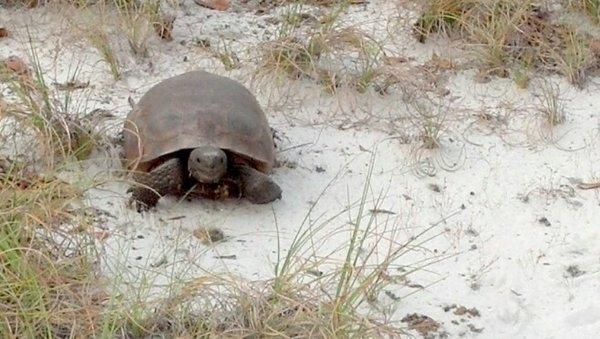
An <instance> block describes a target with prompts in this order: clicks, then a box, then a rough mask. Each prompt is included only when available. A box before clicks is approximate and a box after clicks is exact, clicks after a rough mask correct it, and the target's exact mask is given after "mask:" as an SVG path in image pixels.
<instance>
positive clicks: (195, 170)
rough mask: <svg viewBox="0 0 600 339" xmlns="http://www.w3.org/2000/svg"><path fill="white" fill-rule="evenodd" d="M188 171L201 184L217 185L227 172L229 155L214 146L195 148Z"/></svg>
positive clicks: (189, 159) (190, 157)
mask: <svg viewBox="0 0 600 339" xmlns="http://www.w3.org/2000/svg"><path fill="white" fill-rule="evenodd" d="M188 171H189V173H190V175H191V176H192V177H193V178H194V179H196V180H198V181H199V182H202V183H216V182H218V181H219V180H221V178H223V176H224V175H225V172H227V154H225V152H223V150H221V149H220V148H217V147H212V146H201V147H198V148H195V149H193V150H192V152H191V153H190V156H189V158H188Z"/></svg>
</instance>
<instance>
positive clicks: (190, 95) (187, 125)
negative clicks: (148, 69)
mask: <svg viewBox="0 0 600 339" xmlns="http://www.w3.org/2000/svg"><path fill="white" fill-rule="evenodd" d="M123 155H124V159H123V160H124V162H125V166H126V167H127V169H128V170H130V171H131V172H133V173H134V174H133V178H134V181H135V182H136V183H137V184H136V185H133V186H132V187H131V188H130V189H129V190H128V192H129V193H131V199H130V201H129V202H130V204H133V205H135V206H136V208H137V210H138V211H143V210H147V209H149V208H152V207H154V206H156V204H157V203H158V201H159V200H160V197H161V196H165V195H174V196H179V197H181V196H186V197H188V198H189V199H191V198H192V197H203V198H210V199H225V198H245V199H247V200H248V201H250V202H251V203H255V204H265V203H269V202H272V201H274V200H276V199H281V188H280V187H279V186H278V185H277V184H276V183H275V182H274V181H273V180H272V179H271V178H269V176H268V175H267V174H268V172H269V171H270V170H271V169H272V168H273V166H274V163H275V145H274V140H273V134H272V130H271V128H270V127H269V124H268V122H267V118H266V116H265V114H264V112H263V111H262V109H261V108H260V106H259V104H258V102H257V101H256V98H255V97H254V96H253V95H252V93H250V91H249V90H248V89H247V88H246V87H244V86H243V85H242V84H240V83H239V82H237V81H235V80H232V79H229V78H226V77H223V76H219V75H216V74H212V73H208V72H205V71H192V72H187V73H183V74H180V75H177V76H174V77H172V78H168V79H166V80H163V81H161V82H159V83H158V84H156V85H155V86H154V87H152V88H150V90H148V92H146V93H145V94H144V95H143V96H142V98H141V99H140V101H139V102H138V103H137V104H136V105H134V106H133V109H132V111H131V113H130V114H129V116H128V117H127V119H126V121H125V123H124V125H123Z"/></svg>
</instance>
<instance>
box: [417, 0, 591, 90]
mask: <svg viewBox="0 0 600 339" xmlns="http://www.w3.org/2000/svg"><path fill="white" fill-rule="evenodd" d="M546 5H547V3H544V2H542V3H541V4H540V3H538V2H534V1H530V0H526V1H515V0H490V1H475V0H428V1H426V2H425V4H424V6H423V12H422V14H421V16H420V17H419V19H418V20H417V21H416V23H415V24H414V27H413V30H414V33H415V35H416V37H417V39H418V40H419V41H421V42H424V41H425V40H426V39H427V38H428V37H429V36H431V35H432V34H435V33H444V34H448V35H451V36H456V37H458V38H460V39H463V40H465V41H466V42H467V43H468V44H469V46H471V47H472V48H473V51H474V52H475V57H476V58H477V60H478V61H480V63H481V66H480V67H482V68H484V69H485V70H486V72H488V73H489V74H493V75H498V76H503V77H506V76H509V74H510V73H516V76H515V77H516V81H517V82H519V83H520V84H521V85H523V84H525V83H526V82H525V81H523V80H524V79H523V78H522V75H523V73H522V71H521V70H523V69H526V70H527V69H530V70H541V71H547V72H553V73H559V74H562V75H564V76H566V77H567V78H568V79H569V81H570V82H571V83H572V84H573V85H575V86H577V87H579V88H581V87H583V86H584V84H585V83H586V79H587V77H588V75H589V74H590V73H592V72H595V71H597V68H598V67H597V66H598V62H599V60H600V59H598V57H597V56H596V55H595V54H594V53H592V51H591V48H590V47H591V46H590V45H591V43H592V41H593V38H592V36H591V35H590V34H587V33H582V32H580V31H578V30H576V28H575V27H573V26H571V25H569V24H567V23H563V22H559V21H558V20H557V18H556V16H557V13H554V12H552V11H551V10H549V9H547V6H546ZM515 69H516V71H514V72H513V71H512V70H515Z"/></svg>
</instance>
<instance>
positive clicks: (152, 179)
mask: <svg viewBox="0 0 600 339" xmlns="http://www.w3.org/2000/svg"><path fill="white" fill-rule="evenodd" d="M184 177H185V168H184V166H183V163H182V162H181V160H180V159H171V160H168V161H165V162H164V163H162V164H161V165H159V166H157V167H156V168H154V169H153V170H152V171H150V172H149V173H137V174H135V176H134V180H135V181H136V182H137V183H138V184H137V185H135V186H133V187H131V188H130V189H129V190H127V192H128V193H131V198H130V199H129V203H130V204H132V205H135V207H136V210H137V211H138V212H141V211H145V210H148V209H149V208H152V207H154V206H156V204H157V203H158V200H159V199H160V197H161V196H164V195H167V194H178V193H180V192H181V190H182V186H183V180H184Z"/></svg>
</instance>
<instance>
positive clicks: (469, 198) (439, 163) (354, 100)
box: [0, 1, 600, 338]
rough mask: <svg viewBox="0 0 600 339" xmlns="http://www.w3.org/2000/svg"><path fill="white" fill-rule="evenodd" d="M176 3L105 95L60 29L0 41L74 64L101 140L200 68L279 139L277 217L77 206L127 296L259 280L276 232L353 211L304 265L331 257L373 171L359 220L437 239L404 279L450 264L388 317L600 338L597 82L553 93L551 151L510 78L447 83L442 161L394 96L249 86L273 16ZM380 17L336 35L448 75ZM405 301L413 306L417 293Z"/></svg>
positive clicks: (4, 49)
mask: <svg viewBox="0 0 600 339" xmlns="http://www.w3.org/2000/svg"><path fill="white" fill-rule="evenodd" d="M184 4H185V6H184V7H183V8H181V9H178V10H177V11H174V13H176V14H177V20H176V22H175V28H174V31H173V36H174V40H173V41H172V42H160V41H158V40H152V42H151V44H150V53H151V56H150V57H149V58H148V59H142V60H139V59H136V58H135V57H133V56H132V55H131V53H130V52H129V51H128V48H127V45H126V43H124V42H122V43H121V44H120V45H118V49H117V54H118V55H119V57H120V58H121V60H122V63H123V65H124V66H123V70H124V72H123V77H122V79H121V80H119V81H114V80H112V79H111V77H110V76H109V73H108V71H107V68H106V65H105V64H103V63H102V62H100V61H99V60H100V59H99V56H98V55H97V54H96V53H95V52H94V51H93V49H91V48H90V47H89V45H87V44H86V43H85V41H84V40H82V39H80V38H78V37H77V36H75V35H73V34H70V33H66V32H67V23H66V22H64V21H63V22H61V21H59V20H58V18H57V17H55V16H52V15H51V14H49V13H48V11H47V10H40V9H35V10H31V11H29V12H27V14H26V15H25V14H23V13H20V14H15V13H13V12H12V11H11V10H6V9H2V10H0V18H1V19H2V21H3V22H5V23H6V25H7V27H8V28H9V29H11V31H14V32H19V33H20V34H15V35H14V36H13V37H10V38H5V39H2V40H1V41H0V51H1V55H2V57H6V56H8V55H11V54H16V55H26V52H27V45H26V43H25V42H26V37H25V35H24V30H23V28H24V26H25V25H26V24H30V25H32V26H31V27H30V29H31V30H32V36H33V37H34V43H36V44H37V48H38V49H39V54H40V59H41V62H42V65H43V66H44V67H45V69H48V70H50V72H48V73H47V74H46V75H47V77H48V78H50V79H52V80H53V81H57V82H65V81H66V80H67V79H68V76H69V74H70V72H72V70H73V67H74V66H75V65H80V67H81V70H80V72H79V74H78V78H79V79H80V80H83V81H87V80H89V81H90V83H91V84H92V88H91V89H90V90H89V91H88V92H86V93H87V94H86V98H87V99H88V101H87V102H88V105H89V107H90V109H91V108H105V109H108V110H110V112H112V113H113V114H114V115H115V116H116V118H115V119H113V120H112V121H110V122H109V125H110V126H112V129H111V133H115V134H116V133H117V132H118V129H119V128H120V126H121V125H120V124H121V123H122V119H123V118H124V117H125V116H126V114H127V113H128V112H129V105H128V103H127V99H128V97H132V98H133V99H134V100H137V99H139V97H140V96H141V95H142V94H143V93H144V91H145V90H147V89H148V88H149V87H150V86H152V85H154V84H155V83H156V82H158V81H160V80H161V79H164V78H167V77H169V76H172V75H176V74H179V73H181V72H184V71H187V70H192V69H205V70H210V71H213V72H216V73H219V74H224V75H228V76H231V77H233V78H236V79H238V80H240V81H242V82H243V83H244V84H246V85H247V86H248V87H249V88H250V89H251V90H252V91H253V92H255V93H256V95H257V97H258V99H259V101H260V102H261V104H262V105H263V107H264V109H265V112H266V113H267V115H268V117H269V121H270V123H271V124H272V125H273V127H275V128H276V129H277V130H278V131H279V134H280V140H279V141H278V149H279V152H278V158H279V161H280V163H281V166H280V167H278V168H276V169H275V170H274V171H273V174H272V176H273V178H274V180H276V182H278V183H279V184H280V185H281V187H282V189H283V198H282V200H280V201H277V202H275V203H273V204H270V205H264V206H255V205H250V204H249V203H247V202H243V201H226V202H214V201H193V202H178V201H176V200H175V199H171V198H165V199H163V200H161V202H160V204H159V205H158V207H157V208H156V209H155V210H153V211H152V212H150V213H146V214H143V215H139V214H137V213H135V212H134V211H132V210H131V209H128V208H127V207H126V206H125V201H126V198H127V196H126V194H125V191H126V189H127V188H128V185H127V184H124V183H122V182H120V181H116V182H110V183H108V184H106V185H104V186H102V187H99V188H98V189H95V190H92V191H89V192H88V194H87V200H86V201H85V203H86V204H89V205H92V206H94V207H95V208H98V209H99V210H103V211H105V212H106V213H107V215H108V216H107V217H106V221H105V222H104V223H103V225H102V227H103V228H105V230H107V231H109V232H110V236H109V237H108V238H107V239H106V240H104V243H105V248H106V258H107V259H106V260H107V262H106V267H105V268H106V270H107V272H109V273H110V272H117V271H123V270H124V271H125V272H126V275H128V276H129V278H130V279H132V280H136V279H141V278H140V277H141V276H144V277H158V278H157V279H159V280H160V279H162V278H161V276H163V275H164V276H169V275H172V274H173V273H172V272H174V271H177V272H179V271H181V270H185V274H187V275H188V276H201V275H203V274H207V273H206V272H222V271H224V272H231V273H233V274H238V275H241V276H243V277H246V278H249V279H252V280H259V279H267V278H270V277H272V276H273V266H274V262H275V261H276V259H277V242H278V237H277V229H278V230H279V236H280V241H281V247H282V248H283V249H285V248H287V246H288V245H289V244H290V242H291V241H292V239H293V236H294V234H295V233H296V232H297V231H298V229H299V228H300V227H301V226H302V222H303V220H304V219H305V217H306V216H307V214H308V213H309V210H310V208H311V206H313V205H314V206H313V207H314V208H313V209H312V212H310V216H309V218H308V223H309V224H312V225H317V224H319V223H320V222H322V221H323V220H325V219H326V218H327V217H328V216H331V215H334V214H336V213H339V212H340V211H343V210H344V209H346V208H348V206H352V207H351V211H352V212H350V213H342V214H341V215H339V216H338V217H335V218H333V219H332V220H331V221H329V222H328V224H327V226H326V228H325V229H324V230H323V238H321V239H317V243H318V244H317V245H315V247H314V248H312V249H310V250H309V252H311V251H314V253H313V254H317V255H325V254H326V253H329V252H330V251H331V250H333V249H334V248H335V246H338V245H339V244H340V243H343V242H344V241H346V235H347V234H346V233H343V232H337V233H336V232H334V231H335V230H338V229H344V228H346V229H347V224H348V222H349V218H350V216H351V215H354V216H355V215H356V206H357V205H356V204H357V202H358V201H359V200H360V198H361V194H362V191H363V187H364V185H365V181H366V180H367V174H368V172H369V164H370V161H371V160H372V159H374V163H373V175H372V176H371V177H370V180H369V181H370V191H369V194H368V196H367V197H368V201H367V206H368V207H369V208H374V207H373V206H375V205H374V204H375V203H376V202H375V200H379V201H378V202H377V204H378V206H377V208H379V209H382V210H385V211H386V213H379V214H378V216H377V218H376V225H377V227H378V229H380V230H381V232H383V233H385V232H387V231H389V230H392V229H394V230H396V232H395V235H394V236H395V239H394V240H395V241H398V242H399V243H400V242H402V241H406V240H407V239H409V238H410V237H411V236H414V235H416V234H418V233H420V232H422V231H423V230H424V229H425V228H427V227H430V225H432V224H435V225H436V226H434V227H433V228H432V229H431V230H430V231H429V232H428V233H427V234H426V236H425V237H431V239H430V240H429V241H427V242H425V243H424V244H423V245H422V247H421V248H419V249H416V250H415V253H414V254H411V257H410V258H408V257H407V258H405V259H404V258H403V259H402V260H408V262H404V261H402V262H398V263H396V264H397V265H406V266H410V265H411V264H412V263H413V262H414V261H413V260H418V259H419V258H423V257H429V258H438V257H444V258H445V259H444V260H441V261H439V262H437V263H435V264H433V265H431V266H428V267H427V268H426V269H425V270H422V271H419V272H416V273H415V274H413V275H411V276H410V282H411V283H412V284H404V285H398V286H392V287H390V288H389V289H388V290H389V292H390V294H388V295H396V296H399V297H401V300H400V302H397V305H395V307H394V312H393V313H392V314H391V315H390V317H391V319H395V320H399V319H401V318H403V317H404V316H406V315H407V314H411V313H419V314H424V315H427V316H429V317H431V318H433V319H435V320H436V321H437V322H439V323H440V324H441V325H442V328H441V329H440V332H446V333H447V334H448V335H449V336H450V337H459V336H465V337H478V338H564V337H566V336H570V337H575V338H595V337H597V334H598V333H600V302H599V301H598V291H600V246H598V243H600V214H599V213H598V211H600V190H598V189H596V190H581V189H579V188H578V186H577V183H578V182H579V181H584V182H592V181H594V180H595V181H598V180H599V178H600V138H599V134H598V133H599V128H600V95H598V93H599V92H598V88H597V85H596V84H595V83H594V80H597V79H593V80H592V83H591V84H589V85H588V86H587V88H586V89H584V90H577V89H574V88H573V87H572V86H570V85H568V84H567V83H566V82H565V81H564V80H561V79H551V81H553V82H554V83H556V84H557V85H559V86H560V89H561V93H562V98H563V99H564V105H565V108H566V114H567V121H566V122H565V123H564V124H563V125H561V126H558V127H556V128H554V129H552V130H551V131H552V132H553V135H554V137H555V142H548V140H547V139H546V138H544V136H547V135H548V134H549V131H550V129H547V128H546V127H544V126H543V124H541V123H540V118H539V117H538V115H539V114H538V113H537V112H538V109H537V107H538V106H539V105H538V104H537V103H538V98H539V97H536V86H531V87H530V89H529V90H520V89H518V88H517V87H516V86H515V85H514V83H513V82H512V81H510V80H509V79H497V78H493V79H492V81H490V82H488V83H484V84H482V83H477V82H476V81H475V80H474V79H475V76H474V75H475V72H474V71H469V70H465V71H448V72H445V77H446V81H445V82H444V86H443V87H444V88H445V89H447V90H448V93H447V94H448V95H446V96H445V97H444V99H443V101H442V102H443V109H444V110H446V112H447V118H446V122H445V123H444V124H445V126H446V128H447V130H445V131H444V133H443V136H442V138H441V142H442V147H441V148H440V149H438V150H433V151H424V150H419V149H418V147H417V146H418V140H416V139H415V137H414V136H415V135H416V131H415V127H414V126H413V125H412V124H411V123H410V119H408V118H407V117H408V114H407V111H406V108H405V107H404V106H403V105H402V104H401V102H402V98H401V95H400V94H399V93H396V92H392V93H390V94H389V95H387V96H380V95H377V94H374V93H372V92H368V93H366V94H362V95H357V94H356V93H354V92H352V91H350V90H348V91H344V90H342V91H341V92H340V93H338V94H336V95H335V96H333V97H331V96H329V95H327V94H324V93H323V92H322V91H321V90H320V88H319V87H318V86H317V85H315V84H313V83H311V82H310V81H292V80H286V81H285V82H284V83H282V85H275V86H274V85H273V83H272V82H270V81H268V80H262V81H258V80H256V81H252V80H253V78H251V77H250V74H252V72H253V71H254V70H255V69H256V62H255V60H254V59H253V58H252V55H251V54H247V53H245V51H246V50H249V47H253V46H255V45H256V43H258V42H260V41H264V40H266V39H269V38H272V37H273V35H274V34H275V30H276V27H275V25H274V24H272V23H270V21H269V20H268V18H270V17H276V16H277V12H273V13H270V14H266V15H255V14H254V13H253V12H252V11H249V10H247V9H245V8H244V7H242V6H237V5H236V6H234V8H233V9H232V10H230V11H228V12H215V11H211V10H209V9H205V8H201V7H198V6H196V5H195V4H194V3H193V2H191V1H188V2H184ZM390 13H392V14H394V15H395V14H397V12H396V7H393V6H390V5H389V4H388V3H386V2H383V1H372V2H370V3H369V4H368V5H366V6H362V5H361V6H353V7H352V8H351V9H350V11H349V13H348V14H346V15H344V16H343V17H342V19H341V20H342V22H344V23H347V24H352V25H358V26H359V27H361V28H363V29H365V30H366V31H368V32H370V33H372V34H373V35H375V36H377V37H379V38H380V39H382V40H384V41H385V43H386V46H388V48H389V49H390V51H393V52H394V53H396V54H397V55H399V56H402V57H405V58H409V59H410V60H411V61H410V65H412V66H414V67H418V66H419V65H423V63H424V62H426V61H427V60H429V59H430V58H431V55H432V53H434V52H435V53H437V54H438V55H440V56H442V57H444V58H452V59H453V58H455V57H456V55H460V54H459V52H460V51H459V50H458V49H456V48H454V47H455V46H453V45H451V43H450V42H448V41H440V40H437V41H432V42H428V43H427V44H424V45H422V44H418V43H416V42H414V41H413V40H412V39H411V38H410V36H408V34H407V32H406V28H403V27H400V26H398V27H394V26H393V25H391V24H390V22H391V21H392V20H393V19H394V18H392V16H391V15H390ZM388 20H390V21H388ZM204 38H208V39H210V40H211V42H212V44H213V45H218V44H219V41H226V42H228V44H229V48H230V49H231V50H233V51H236V52H237V53H238V55H239V56H240V59H241V60H242V66H241V67H240V68H238V69H236V70H233V71H230V72H228V71H225V70H224V69H223V66H222V64H221V63H220V62H219V60H218V59H217V58H215V57H214V49H213V50H211V49H206V48H203V47H199V46H198V44H196V43H195V42H196V41H198V40H200V39H204ZM413 74H414V76H419V75H420V73H418V72H415V73H413ZM482 117H485V118H486V119H482ZM372 157H373V158H372ZM86 166H87V167H86V172H85V174H84V175H85V176H89V175H91V174H94V173H105V172H106V170H107V169H111V168H112V169H117V168H118V164H117V163H115V162H112V161H110V159H96V160H91V161H90V162H89V164H88V165H86ZM74 176H75V175H74ZM321 194H322V195H321ZM319 196H320V198H319V199H318V201H317V198H318V197H319ZM378 196H381V198H380V199H377V197H378ZM440 220H443V221H442V222H440ZM436 223H437V224H436ZM305 225H306V224H305ZM198 226H215V227H219V228H220V229H222V230H223V231H224V233H225V234H226V236H227V241H225V242H222V243H218V244H216V245H214V246H210V247H209V246H205V245H202V244H201V243H200V242H199V241H198V240H197V239H196V238H194V237H193V236H192V231H193V230H194V229H195V228H197V227H198ZM436 234H437V235H438V236H436V237H433V235H436ZM325 239H326V240H325ZM319 240H320V241H319ZM220 256H221V257H220ZM233 256H235V257H233ZM171 264H174V265H171ZM173 267H178V268H177V269H174V268H173ZM324 269H326V268H324ZM149 279H150V278H149ZM157 281H158V280H157ZM406 285H410V286H412V287H410V286H406ZM419 286H420V287H419ZM415 289H420V291H418V293H413V292H415ZM409 294H410V295H409ZM404 296H407V297H406V298H405V297H404ZM385 297H386V296H385V295H383V297H382V298H385ZM382 302H388V303H389V302H390V300H387V301H382ZM452 305H456V306H464V307H466V308H467V309H471V308H475V309H476V310H478V314H477V315H476V316H473V315H469V314H468V313H467V314H460V313H461V312H460V311H459V312H456V308H452V307H451V306H452ZM455 313H459V314H455Z"/></svg>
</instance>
